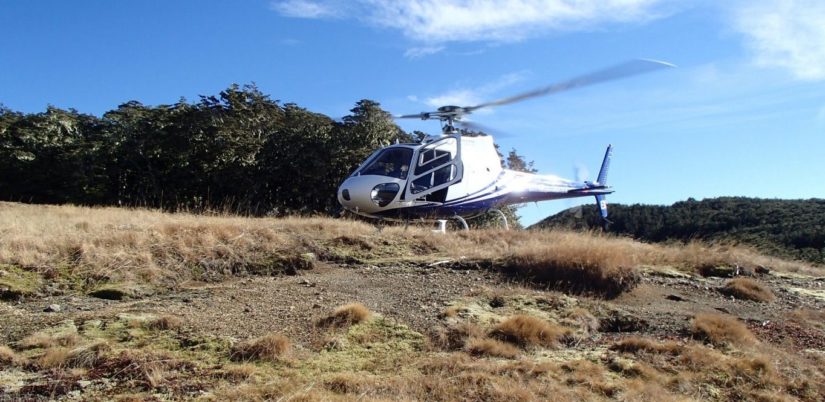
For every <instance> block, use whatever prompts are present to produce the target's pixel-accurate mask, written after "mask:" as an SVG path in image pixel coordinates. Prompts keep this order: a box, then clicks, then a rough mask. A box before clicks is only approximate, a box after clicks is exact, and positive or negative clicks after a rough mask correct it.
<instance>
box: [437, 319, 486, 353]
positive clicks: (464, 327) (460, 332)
mask: <svg viewBox="0 0 825 402" xmlns="http://www.w3.org/2000/svg"><path fill="white" fill-rule="evenodd" d="M483 336H484V331H483V330H482V329H481V327H479V326H478V325H475V324H473V323H469V322H461V323H457V324H454V325H450V326H448V327H446V328H439V329H438V330H436V331H435V332H434V333H433V335H432V337H431V338H432V339H431V341H432V342H433V344H434V345H435V346H436V347H438V348H439V349H441V350H449V351H452V350H462V349H464V347H465V346H466V345H467V341H468V340H469V339H470V338H481V337H483Z"/></svg>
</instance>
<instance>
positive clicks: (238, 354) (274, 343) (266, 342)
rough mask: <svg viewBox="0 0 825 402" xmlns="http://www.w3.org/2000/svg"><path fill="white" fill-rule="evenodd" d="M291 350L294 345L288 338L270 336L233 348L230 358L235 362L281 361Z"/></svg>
mask: <svg viewBox="0 0 825 402" xmlns="http://www.w3.org/2000/svg"><path fill="white" fill-rule="evenodd" d="M291 348H292V343H291V342H290V341H289V339H288V338H286V337H285V336H283V335H278V334H270V335H266V336H262V337H260V338H255V339H250V340H247V341H244V342H241V343H239V344H237V345H234V346H232V349H231V351H230V354H229V357H230V359H232V360H234V361H250V360H266V361H279V360H280V359H281V358H282V357H283V356H285V355H286V354H287V353H289V351H290V349H291Z"/></svg>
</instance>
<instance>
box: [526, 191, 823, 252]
mask: <svg viewBox="0 0 825 402" xmlns="http://www.w3.org/2000/svg"><path fill="white" fill-rule="evenodd" d="M610 221H611V222H613V223H612V224H611V225H610V227H609V231H610V232H611V233H616V234H623V235H629V236H632V237H634V238H637V239H641V240H645V241H651V242H662V241H668V240H678V241H688V240H692V239H701V240H708V241H735V242H739V243H744V244H748V245H751V246H754V247H756V248H758V249H760V250H762V251H764V252H767V253H770V254H773V255H778V256H785V257H792V258H798V259H803V260H807V261H811V262H815V263H818V264H825V200H824V199H810V200H772V199H758V198H744V197H722V198H711V199H705V200H702V201H696V200H694V199H692V198H691V199H688V200H687V201H682V202H677V203H675V204H673V205H671V206H663V205H640V204H634V205H621V204H615V205H611V206H610ZM600 226H601V223H600V220H599V216H598V212H597V210H596V209H595V208H588V207H587V206H585V207H583V208H573V209H568V210H566V211H562V212H560V213H558V214H556V215H553V216H551V217H548V218H546V219H544V220H542V221H541V222H539V223H537V224H535V225H533V226H532V228H548V227H568V228H577V229H597V228H599V227H600Z"/></svg>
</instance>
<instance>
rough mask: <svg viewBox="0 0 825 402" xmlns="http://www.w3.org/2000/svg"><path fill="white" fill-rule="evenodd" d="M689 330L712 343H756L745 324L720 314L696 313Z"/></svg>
mask: <svg viewBox="0 0 825 402" xmlns="http://www.w3.org/2000/svg"><path fill="white" fill-rule="evenodd" d="M690 330H691V332H692V333H693V335H694V336H696V337H697V338H700V339H704V340H707V341H708V342H710V343H712V344H714V345H726V344H735V345H751V344H754V343H756V337H754V336H753V333H751V331H750V330H748V327H746V326H745V324H743V323H741V322H739V320H737V319H736V318H734V317H731V316H727V315H721V314H697V315H696V317H694V318H693V322H692V323H691V328H690Z"/></svg>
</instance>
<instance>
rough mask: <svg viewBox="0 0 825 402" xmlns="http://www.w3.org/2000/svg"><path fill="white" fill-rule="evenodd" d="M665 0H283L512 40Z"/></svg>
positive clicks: (280, 7)
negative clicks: (345, 0)
mask: <svg viewBox="0 0 825 402" xmlns="http://www.w3.org/2000/svg"><path fill="white" fill-rule="evenodd" d="M666 2H668V0H407V1H397V0H353V1H352V2H348V3H344V2H342V1H341V0H285V1H274V2H273V3H272V9H273V10H275V11H277V12H279V13H280V14H282V15H284V16H288V17H301V18H327V17H338V16H343V17H351V18H356V19H360V20H364V21H367V22H369V23H372V24H374V25H378V26H382V27H386V28H390V29H396V30H399V31H401V32H402V33H403V34H404V35H405V36H407V37H409V38H411V39H414V40H417V41H422V42H427V43H444V42H450V41H464V42H474V41H494V42H512V41H518V40H521V39H525V38H528V37H531V36H534V35H538V34H542V33H546V32H548V31H570V30H581V29H589V28H592V27H595V26H598V25H601V24H606V23H607V24H609V23H636V22H645V21H649V20H652V19H655V18H659V17H662V16H663V15H666V14H667V12H666V11H663V9H662V7H660V5H661V4H663V3H666Z"/></svg>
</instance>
